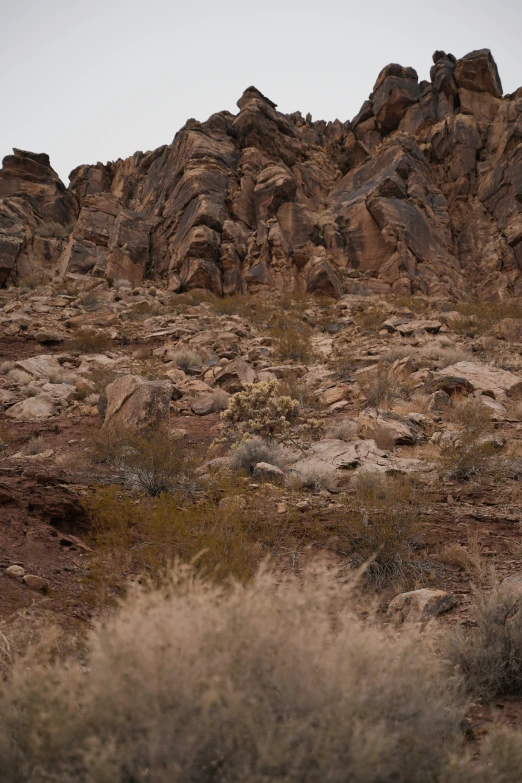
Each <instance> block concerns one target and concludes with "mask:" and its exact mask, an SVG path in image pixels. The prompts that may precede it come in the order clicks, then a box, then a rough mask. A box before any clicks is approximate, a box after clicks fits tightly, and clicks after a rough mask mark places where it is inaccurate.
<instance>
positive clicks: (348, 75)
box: [0, 0, 522, 182]
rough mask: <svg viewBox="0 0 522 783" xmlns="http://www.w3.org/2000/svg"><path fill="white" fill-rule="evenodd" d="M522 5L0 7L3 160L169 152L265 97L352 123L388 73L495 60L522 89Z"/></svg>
mask: <svg viewBox="0 0 522 783" xmlns="http://www.w3.org/2000/svg"><path fill="white" fill-rule="evenodd" d="M521 38H522V0H497V2H494V3H493V2H491V0H437V1H436V0H429V1H427V0H371V2H368V1H366V2H365V0H358V1H357V2H354V1H353V0H315V1H314V2H312V1H311V0H256V2H251V0H199V2H195V1H194V0H186V2H180V0H0V156H1V157H3V156H4V155H7V154H9V153H10V152H11V148H12V147H20V148H22V149H28V150H31V151H33V152H47V153H48V154H49V155H50V157H51V163H52V165H53V167H54V168H55V169H56V170H57V171H58V173H59V174H60V175H61V177H62V178H63V179H64V181H65V182H67V181H68V174H69V172H70V171H71V170H72V169H73V168H74V167H75V166H78V165H80V164H81V163H96V162H97V161H98V160H101V161H103V162H106V161H107V160H115V159H117V158H119V157H121V158H125V157H127V156H128V155H131V154H132V153H133V152H135V151H136V150H143V151H146V150H149V149H154V148H155V147H158V146H160V145H161V144H166V143H170V142H171V141H172V139H173V137H174V135H175V133H176V131H177V130H178V129H179V128H180V127H181V126H182V125H183V124H184V123H185V121H186V120H187V119H188V118H189V117H195V118H196V119H198V120H205V119H207V118H208V117H209V116H210V115H211V114H213V113H214V112H215V111H221V110H223V109H228V110H229V111H232V112H234V113H236V112H237V108H236V106H235V103H236V101H237V99H238V98H239V97H240V95H241V94H242V92H243V90H244V89H245V88H246V87H248V86H249V85H251V84H254V85H255V86H256V87H257V88H258V89H260V90H261V91H262V92H263V93H265V95H268V97H270V98H271V99H272V100H273V101H275V103H277V104H278V108H279V109H280V110H281V111H283V112H291V111H295V110H297V109H299V110H300V111H302V112H303V114H306V113H307V112H311V114H312V116H313V118H314V119H325V120H333V119H335V118H338V119H340V120H343V121H344V120H346V119H351V118H352V117H353V116H355V114H356V113H357V112H358V110H359V108H360V106H361V104H362V103H363V101H364V100H365V99H366V98H367V97H368V94H369V93H370V92H371V89H372V87H373V84H374V82H375V79H376V78H377V74H378V73H379V71H380V69H381V68H382V67H383V66H384V65H386V64H387V63H389V62H398V63H401V64H402V65H409V66H413V67H414V68H415V69H416V70H417V71H418V73H419V78H420V79H428V78H429V69H430V66H431V64H432V61H431V55H432V53H433V52H434V51H435V49H444V50H445V51H447V52H448V51H449V52H452V53H453V54H455V55H456V56H457V57H461V56H463V55H464V54H466V53H467V52H469V51H471V50H473V49H481V48H484V47H487V48H489V49H491V50H492V52H493V55H494V57H495V59H496V61H497V65H498V67H499V71H500V76H501V79H502V84H503V87H504V92H505V93H509V92H513V91H514V90H516V89H517V87H519V86H521V85H522V58H521V57H520V46H521V43H520V42H521Z"/></svg>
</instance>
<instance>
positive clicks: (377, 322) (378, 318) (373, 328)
mask: <svg viewBox="0 0 522 783" xmlns="http://www.w3.org/2000/svg"><path fill="white" fill-rule="evenodd" d="M387 318H388V313H387V312H386V310H383V309H382V308H381V307H379V306H377V305H372V306H371V307H367V308H366V309H365V310H361V312H359V313H356V314H355V316H354V321H355V323H356V324H357V326H358V327H359V329H361V331H363V332H378V331H379V329H380V328H381V326H382V325H383V323H384V321H386V319H387Z"/></svg>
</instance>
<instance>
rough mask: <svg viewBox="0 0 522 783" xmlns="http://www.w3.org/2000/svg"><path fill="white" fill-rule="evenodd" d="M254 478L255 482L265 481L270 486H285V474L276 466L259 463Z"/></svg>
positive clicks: (255, 468) (253, 474) (254, 471)
mask: <svg viewBox="0 0 522 783" xmlns="http://www.w3.org/2000/svg"><path fill="white" fill-rule="evenodd" d="M252 478H253V479H254V481H263V482H267V483H269V484H283V483H284V480H285V474H284V472H283V471H282V470H281V468H278V467H277V466H276V465H271V464H270V463H268V462H258V463H257V465H256V466H255V467H254V470H253V473H252Z"/></svg>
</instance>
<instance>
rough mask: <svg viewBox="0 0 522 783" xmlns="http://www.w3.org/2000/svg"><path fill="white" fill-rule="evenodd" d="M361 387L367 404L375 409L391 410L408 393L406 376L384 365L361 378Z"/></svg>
mask: <svg viewBox="0 0 522 783" xmlns="http://www.w3.org/2000/svg"><path fill="white" fill-rule="evenodd" d="M359 386H360V387H361V390H362V392H363V394H364V396H365V397H366V402H367V404H368V405H369V406H371V407H374V408H389V407H390V406H391V405H392V404H393V403H394V402H395V400H399V399H400V398H401V397H403V396H405V394H406V393H407V391H408V388H407V384H406V380H405V378H404V376H403V375H401V374H399V373H397V372H394V371H392V370H391V369H390V368H389V367H386V366H384V365H379V367H378V368H377V369H376V370H375V372H373V373H371V374H368V375H367V376H366V377H364V378H361V380H360V381H359Z"/></svg>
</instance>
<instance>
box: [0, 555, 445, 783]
mask: <svg viewBox="0 0 522 783" xmlns="http://www.w3.org/2000/svg"><path fill="white" fill-rule="evenodd" d="M348 602H349V596H348V595H347V590H346V588H343V587H342V585H340V584H339V582H336V581H335V579H334V578H332V577H327V576H326V575H323V574H320V575H318V576H317V577H316V578H315V579H313V580H312V579H309V580H306V581H305V582H304V584H302V585H301V584H298V583H297V581H290V580H286V581H285V582H284V583H282V584H281V582H280V581H279V580H277V579H275V578H272V577H270V576H269V575H268V574H266V573H261V574H260V575H259V576H258V577H257V578H256V579H255V580H254V581H253V582H251V583H250V584H249V585H248V586H247V587H242V586H240V585H238V584H235V585H233V586H231V587H229V588H228V589H224V588H218V587H212V586H211V585H210V584H209V583H208V582H205V581H202V580H201V579H199V578H197V577H196V576H195V575H194V573H193V572H192V571H190V570H184V569H180V568H178V569H177V570H176V571H175V572H174V573H173V575H172V577H171V580H170V582H169V583H168V584H166V585H165V586H164V587H163V589H161V590H150V589H149V590H148V589H144V588H139V587H137V586H136V587H135V588H134V590H133V591H132V593H131V594H130V595H129V597H128V598H127V599H126V600H125V601H124V602H123V603H122V605H121V606H120V608H119V610H118V611H117V612H116V613H114V614H112V615H109V616H108V617H107V618H106V619H105V620H104V621H103V622H98V623H96V625H95V627H94V629H93V630H92V631H91V632H90V633H89V636H88V638H87V641H86V651H85V659H84V660H81V661H80V660H78V659H77V658H76V657H74V656H71V657H70V658H68V659H66V660H64V661H57V662H55V663H54V665H53V664H52V663H41V664H39V665H33V666H27V665H24V662H23V661H22V662H21V663H20V665H17V666H15V667H14V668H13V670H12V672H11V674H10V676H9V677H8V678H7V679H6V682H5V683H4V685H3V689H2V693H1V695H0V768H1V769H2V772H3V778H2V779H3V780H4V781H5V783H15V782H16V783H23V781H37V780H42V781H43V780H49V781H51V780H52V781H54V782H55V783H66V782H67V783H69V781H73V780H74V781H75V783H94V782H95V781H96V783H102V781H106V782H107V783H109V781H110V782H111V783H112V781H128V782H129V783H130V781H136V783H138V782H139V781H148V780H150V781H154V783H172V781H199V782H203V781H220V782H221V783H224V782H225V781H226V782H227V783H240V782H241V783H244V781H249V783H266V781H274V783H316V781H327V780H328V781H347V780H349V781H350V782H351V783H382V782H383V781H394V782H395V783H413V781H415V782H416V783H433V781H435V780H442V779H443V776H444V773H445V770H446V768H447V764H448V754H449V752H450V751H451V750H454V751H455V753H456V752H457V749H458V747H459V744H460V743H459V719H460V718H461V712H460V709H459V706H458V702H457V699H456V696H455V690H454V688H453V687H452V684H451V682H449V681H448V680H447V679H444V678H443V676H442V672H441V671H440V668H439V666H438V665H437V663H436V661H435V659H434V656H433V654H432V650H431V647H430V644H429V638H428V635H424V636H421V635H419V634H417V633H414V632H412V633H410V634H402V635H400V636H397V635H395V636H394V635H391V634H386V633H385V632H384V631H382V630H380V629H379V628H377V627H375V626H371V625H364V624H362V623H361V622H360V621H359V620H358V619H357V618H356V616H355V615H354V614H352V613H351V612H350V611H349V609H348V608H347V606H348Z"/></svg>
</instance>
